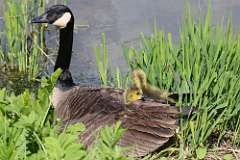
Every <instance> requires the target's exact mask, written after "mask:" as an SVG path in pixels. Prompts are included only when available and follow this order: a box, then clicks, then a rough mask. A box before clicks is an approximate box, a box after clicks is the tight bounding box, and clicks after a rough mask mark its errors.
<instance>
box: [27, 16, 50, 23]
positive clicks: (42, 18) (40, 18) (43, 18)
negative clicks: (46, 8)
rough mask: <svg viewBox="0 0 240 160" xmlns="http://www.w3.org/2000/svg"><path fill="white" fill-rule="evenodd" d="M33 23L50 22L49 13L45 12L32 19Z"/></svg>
mask: <svg viewBox="0 0 240 160" xmlns="http://www.w3.org/2000/svg"><path fill="white" fill-rule="evenodd" d="M31 23H49V20H48V19H47V15H46V14H43V15H41V16H38V17H35V18H33V19H32V20H31Z"/></svg>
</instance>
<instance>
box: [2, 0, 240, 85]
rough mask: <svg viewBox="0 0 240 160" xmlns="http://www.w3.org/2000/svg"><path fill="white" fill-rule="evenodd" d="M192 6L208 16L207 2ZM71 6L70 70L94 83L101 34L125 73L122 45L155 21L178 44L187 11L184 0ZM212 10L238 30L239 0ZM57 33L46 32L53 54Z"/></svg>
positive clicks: (85, 1) (217, 2) (220, 0)
mask: <svg viewBox="0 0 240 160" xmlns="http://www.w3.org/2000/svg"><path fill="white" fill-rule="evenodd" d="M2 1H3V0H0V3H1V4H2ZM191 3H192V11H193V12H194V15H195V16H198V15H199V14H205V13H206V10H207V4H208V0H191ZM68 5H69V7H70V8H71V9H72V11H73V13H74V15H75V24H76V30H75V35H74V46H73V58H72V63H71V70H72V73H73V76H74V79H75V80H76V81H78V82H82V83H84V82H86V83H94V82H96V79H97V77H98V76H97V68H96V63H95V52H94V47H95V46H96V45H97V44H100V42H101V33H102V32H105V33H106V36H107V45H108V48H109V56H110V63H111V66H112V67H113V68H114V67H120V70H121V71H122V72H126V71H127V66H126V64H125V61H124V57H123V53H122V45H123V44H124V45H127V46H131V45H135V44H137V43H138V42H139V33H140V32H143V33H145V34H150V33H151V31H152V27H153V22H154V19H156V21H157V24H158V26H159V27H161V28H162V29H163V30H164V31H165V32H172V33H173V39H174V40H175V41H177V39H178V31H179V27H180V24H181V21H182V16H183V12H184V0H69V4H68ZM212 8H213V21H214V23H216V22H220V21H221V20H222V19H223V18H225V19H226V17H227V16H229V15H230V16H232V19H233V23H234V29H235V30H237V29H238V26H239V24H240V0H212ZM0 15H2V9H1V7H0ZM1 21H2V20H1V19H0V29H1V23H2V22H1ZM78 25H89V27H86V28H82V27H78ZM55 32H56V31H55V30H51V31H49V32H48V33H47V37H48V38H47V46H48V47H49V48H52V49H51V51H53V53H56V49H57V48H56V44H57V34H56V33H55ZM51 68H52V66H51V67H50V70H51Z"/></svg>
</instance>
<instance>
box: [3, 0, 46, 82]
mask: <svg viewBox="0 0 240 160" xmlns="http://www.w3.org/2000/svg"><path fill="white" fill-rule="evenodd" d="M35 3H38V1H30V0H23V1H16V0H5V1H4V6H5V7H4V8H5V12H4V31H5V32H4V36H5V37H6V40H7V44H6V46H7V47H6V51H5V52H6V53H5V54H1V55H2V56H0V58H1V61H2V62H4V63H5V64H6V65H7V66H8V67H9V68H10V69H15V70H18V71H19V72H22V73H24V74H26V75H27V76H28V77H29V78H30V79H31V78H34V77H36V76H37V75H38V74H39V72H40V70H41V67H42V66H41V65H39V64H40V61H41V58H39V57H41V52H40V51H39V49H38V47H37V46H38V45H40V46H42V44H43V41H42V39H40V38H38V36H37V35H36V34H35V31H36V29H35V28H32V26H31V24H30V23H29V22H30V19H31V17H32V16H33V14H34V10H32V8H34V5H36V4H35ZM37 6H38V4H37ZM42 6H43V5H42ZM35 9H37V11H36V12H35V14H36V13H38V10H39V9H42V8H41V4H40V7H35ZM1 52H3V51H1Z"/></svg>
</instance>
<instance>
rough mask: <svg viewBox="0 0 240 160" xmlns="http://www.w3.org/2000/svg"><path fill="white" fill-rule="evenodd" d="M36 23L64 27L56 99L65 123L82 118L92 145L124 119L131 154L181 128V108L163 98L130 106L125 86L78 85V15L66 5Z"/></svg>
mask: <svg viewBox="0 0 240 160" xmlns="http://www.w3.org/2000/svg"><path fill="white" fill-rule="evenodd" d="M32 23H49V24H52V25H55V26H57V27H58V28H59V30H60V45H59V51H58V56H57V60H56V64H55V67H54V70H56V69H57V68H61V69H62V73H61V75H60V77H59V78H58V80H57V84H56V86H55V88H54V90H53V96H52V103H53V106H54V110H55V113H56V115H57V116H58V117H59V118H60V119H61V120H62V123H63V125H68V124H74V123H78V122H82V123H83V124H84V125H85V126H86V131H85V132H84V133H83V134H82V135H80V140H81V142H83V143H84V144H85V146H86V147H87V148H88V147H90V146H91V144H92V142H93V141H94V138H95V135H96V133H97V132H98V131H99V130H100V129H101V128H102V127H103V126H106V125H108V126H112V125H114V124H115V122H116V121H119V120H120V121H121V125H122V127H123V128H126V129H127V130H126V132H125V133H124V135H123V136H122V138H121V139H120V141H119V145H120V146H128V147H130V148H129V152H128V154H129V155H130V154H131V155H132V156H144V155H146V154H148V153H150V152H153V151H155V150H156V149H158V148H159V147H160V146H162V145H164V144H165V143H166V142H167V141H168V140H169V138H170V137H172V136H173V135H174V134H175V130H176V129H177V128H178V124H177V121H178V114H179V111H178V109H177V108H176V107H175V106H174V105H172V106H171V105H170V104H167V103H165V101H163V100H153V99H150V98H146V99H145V101H141V100H138V101H135V102H133V103H132V104H131V105H132V106H133V107H126V104H125V101H124V90H123V89H116V88H110V87H90V86H81V85H78V86H77V85H75V84H74V82H73V79H72V76H71V73H70V71H69V65H70V60H71V54H72V44H73V27H74V16H73V14H72V12H71V10H70V9H69V8H68V7H67V6H64V5H54V6H52V7H51V8H49V10H47V11H46V12H45V13H44V14H43V15H41V16H39V17H36V18H34V19H33V20H32Z"/></svg>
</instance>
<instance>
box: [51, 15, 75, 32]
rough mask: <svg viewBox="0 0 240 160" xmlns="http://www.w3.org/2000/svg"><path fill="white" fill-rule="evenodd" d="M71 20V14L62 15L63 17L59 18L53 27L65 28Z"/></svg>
mask: <svg viewBox="0 0 240 160" xmlns="http://www.w3.org/2000/svg"><path fill="white" fill-rule="evenodd" d="M70 19H71V14H70V13H69V12H66V13H64V14H63V15H62V17H60V18H58V19H57V20H56V21H55V22H54V23H53V25H55V26H57V27H59V28H65V27H66V26H67V24H68V22H69V21H70Z"/></svg>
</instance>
